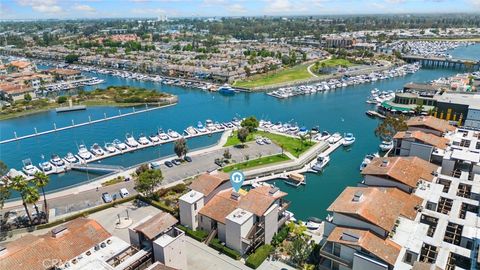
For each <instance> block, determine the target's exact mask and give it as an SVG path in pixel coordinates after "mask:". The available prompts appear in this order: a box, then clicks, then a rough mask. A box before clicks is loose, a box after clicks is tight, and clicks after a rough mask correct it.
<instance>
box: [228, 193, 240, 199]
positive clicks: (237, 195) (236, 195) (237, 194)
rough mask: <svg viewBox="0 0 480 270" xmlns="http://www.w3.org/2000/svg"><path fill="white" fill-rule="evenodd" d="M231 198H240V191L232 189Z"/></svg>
mask: <svg viewBox="0 0 480 270" xmlns="http://www.w3.org/2000/svg"><path fill="white" fill-rule="evenodd" d="M230 198H231V199H232V200H235V201H238V200H239V199H240V193H238V192H235V191H233V192H232V195H230Z"/></svg>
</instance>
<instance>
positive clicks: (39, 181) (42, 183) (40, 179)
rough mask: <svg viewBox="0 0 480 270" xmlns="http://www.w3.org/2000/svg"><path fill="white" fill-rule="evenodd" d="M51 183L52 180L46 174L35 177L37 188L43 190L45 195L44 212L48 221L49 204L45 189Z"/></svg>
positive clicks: (36, 174) (34, 181)
mask: <svg viewBox="0 0 480 270" xmlns="http://www.w3.org/2000/svg"><path fill="white" fill-rule="evenodd" d="M49 182H50V178H49V177H48V175H46V174H45V173H44V172H37V173H35V175H34V176H33V183H34V184H35V186H36V187H37V188H40V189H41V190H42V195H43V210H44V211H45V215H46V216H47V220H48V204H47V197H46V196H45V187H46V186H47V185H48V183H49Z"/></svg>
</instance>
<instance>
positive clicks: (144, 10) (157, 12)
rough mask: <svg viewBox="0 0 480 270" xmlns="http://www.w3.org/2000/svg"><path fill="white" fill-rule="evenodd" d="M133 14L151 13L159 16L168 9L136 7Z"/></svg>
mask: <svg viewBox="0 0 480 270" xmlns="http://www.w3.org/2000/svg"><path fill="white" fill-rule="evenodd" d="M132 13H133V14H137V15H151V16H157V15H161V14H166V13H167V11H166V10H164V9H161V8H156V9H151V8H134V9H132Z"/></svg>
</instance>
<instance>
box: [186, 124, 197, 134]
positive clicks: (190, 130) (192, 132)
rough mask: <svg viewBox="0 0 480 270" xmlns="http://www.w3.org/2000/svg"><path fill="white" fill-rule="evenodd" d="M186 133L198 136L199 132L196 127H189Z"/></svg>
mask: <svg viewBox="0 0 480 270" xmlns="http://www.w3.org/2000/svg"><path fill="white" fill-rule="evenodd" d="M185 133H187V134H188V135H196V134H198V131H197V130H196V129H195V128H194V127H192V126H189V127H187V128H186V129H185Z"/></svg>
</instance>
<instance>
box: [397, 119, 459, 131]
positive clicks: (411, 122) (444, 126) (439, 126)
mask: <svg viewBox="0 0 480 270" xmlns="http://www.w3.org/2000/svg"><path fill="white" fill-rule="evenodd" d="M407 126H408V127H421V126H425V127H427V128H430V129H433V130H436V131H440V132H447V131H454V130H455V127H454V126H452V125H450V124H449V123H448V121H447V120H443V119H440V118H436V117H433V116H416V117H412V118H410V119H408V120H407Z"/></svg>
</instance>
